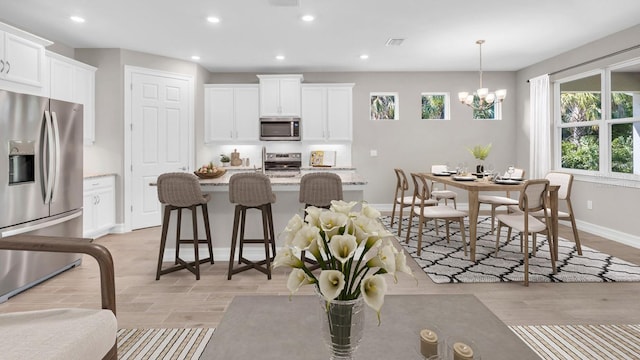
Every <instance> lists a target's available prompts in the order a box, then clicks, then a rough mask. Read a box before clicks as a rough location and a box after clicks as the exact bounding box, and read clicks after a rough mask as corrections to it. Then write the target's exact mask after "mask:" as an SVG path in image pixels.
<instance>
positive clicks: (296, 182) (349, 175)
mask: <svg viewBox="0 0 640 360" xmlns="http://www.w3.org/2000/svg"><path fill="white" fill-rule="evenodd" d="M233 174H234V173H233V172H229V171H228V172H227V173H226V174H224V175H222V176H221V177H219V178H217V179H200V185H201V186H202V187H204V188H207V187H216V186H229V178H231V176H232V175H233ZM336 174H338V175H339V176H340V179H341V180H342V185H343V186H350V185H366V184H367V180H365V178H364V177H362V175H360V174H358V173H355V172H345V173H340V172H338V173H336ZM301 177H302V176H293V177H271V178H270V179H271V184H272V185H283V186H300V178H301Z"/></svg>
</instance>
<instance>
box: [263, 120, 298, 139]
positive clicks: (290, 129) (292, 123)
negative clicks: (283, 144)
mask: <svg viewBox="0 0 640 360" xmlns="http://www.w3.org/2000/svg"><path fill="white" fill-rule="evenodd" d="M260 140H265V141H270V140H273V141H298V140H300V118H260Z"/></svg>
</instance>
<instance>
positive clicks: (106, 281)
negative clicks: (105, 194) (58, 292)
mask: <svg viewBox="0 0 640 360" xmlns="http://www.w3.org/2000/svg"><path fill="white" fill-rule="evenodd" d="M0 250H23V251H46V252H67V253H83V254H87V255H90V256H92V257H93V258H95V259H96V261H97V262H98V265H99V267H100V290H101V298H102V308H101V309H79V308H65V309H47V310H37V311H25V312H11V313H0V339H2V341H0V358H2V359H5V360H7V359H11V360H13V359H16V360H17V359H20V360H23V359H48V360H58V359H60V360H62V359H64V360H70V359H78V360H81V359H82V360H88V359H108V360H116V359H117V358H118V353H117V343H116V334H117V330H118V322H117V319H116V296H115V279H114V269H113V259H112V257H111V253H109V251H108V250H107V248H105V247H104V246H102V245H99V244H93V243H91V242H90V240H89V239H79V238H58V237H48V236H33V235H16V236H10V237H6V238H0ZM51 296H55V294H52V295H51Z"/></svg>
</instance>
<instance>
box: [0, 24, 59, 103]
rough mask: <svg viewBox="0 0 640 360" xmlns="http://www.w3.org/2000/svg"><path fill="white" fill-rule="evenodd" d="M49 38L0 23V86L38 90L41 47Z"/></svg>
mask: <svg viewBox="0 0 640 360" xmlns="http://www.w3.org/2000/svg"><path fill="white" fill-rule="evenodd" d="M50 44H52V42H50V41H48V40H45V39H42V38H39V37H37V36H34V35H31V34H29V33H26V32H24V31H22V30H19V29H16V28H14V27H12V26H9V25H6V24H2V23H0V88H3V89H7V90H11V91H16V92H22V93H31V94H38V95H40V94H42V85H43V81H44V77H45V56H44V52H45V50H44V47H45V46H47V45H50Z"/></svg>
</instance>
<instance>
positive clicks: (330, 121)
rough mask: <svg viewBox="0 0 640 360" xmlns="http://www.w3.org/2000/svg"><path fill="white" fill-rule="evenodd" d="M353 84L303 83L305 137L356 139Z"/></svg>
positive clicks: (315, 138)
mask: <svg viewBox="0 0 640 360" xmlns="http://www.w3.org/2000/svg"><path fill="white" fill-rule="evenodd" d="M353 85H354V84H303V85H302V120H301V127H302V140H303V141H329V140H330V141H351V140H352V122H353V108H352V107H353V105H352V92H353Z"/></svg>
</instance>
